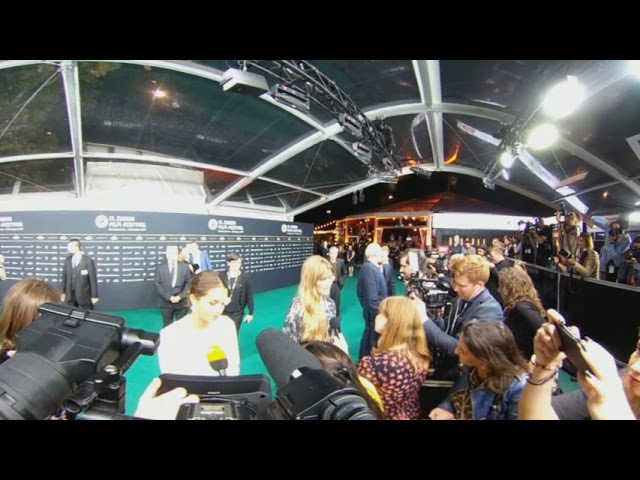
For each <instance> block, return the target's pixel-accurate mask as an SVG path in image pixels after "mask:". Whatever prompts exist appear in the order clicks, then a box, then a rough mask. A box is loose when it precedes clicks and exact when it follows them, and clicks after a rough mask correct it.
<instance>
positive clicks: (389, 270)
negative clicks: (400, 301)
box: [382, 259, 396, 297]
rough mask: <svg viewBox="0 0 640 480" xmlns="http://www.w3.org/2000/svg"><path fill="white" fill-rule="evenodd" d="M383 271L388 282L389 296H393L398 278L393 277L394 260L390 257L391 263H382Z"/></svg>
mask: <svg viewBox="0 0 640 480" xmlns="http://www.w3.org/2000/svg"><path fill="white" fill-rule="evenodd" d="M382 273H383V274H384V281H385V282H386V283H387V291H388V292H389V296H390V297H392V296H394V295H395V294H396V280H395V278H393V260H392V259H389V263H385V264H384V265H382Z"/></svg>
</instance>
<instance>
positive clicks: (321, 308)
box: [283, 255, 336, 343]
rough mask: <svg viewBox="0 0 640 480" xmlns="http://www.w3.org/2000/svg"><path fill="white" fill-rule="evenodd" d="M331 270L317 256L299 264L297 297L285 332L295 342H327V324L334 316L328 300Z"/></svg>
mask: <svg viewBox="0 0 640 480" xmlns="http://www.w3.org/2000/svg"><path fill="white" fill-rule="evenodd" d="M333 278H334V277H333V268H332V267H331V264H330V263H329V261H328V260H327V259H325V258H323V257H321V256H320V255H313V256H312V257H309V258H307V259H306V260H305V262H304V263H303V264H302V271H301V273H300V286H299V288H298V295H296V297H295V298H294V299H293V301H292V302H291V306H290V307H289V313H287V318H286V320H285V322H284V328H283V330H284V332H285V333H286V334H287V335H289V336H290V337H291V338H293V339H294V340H295V341H296V342H298V343H302V342H310V341H312V340H319V341H323V342H324V341H330V336H329V321H330V319H331V318H333V317H335V316H336V304H335V303H334V302H333V300H331V298H329V293H330V291H331V285H332V284H333Z"/></svg>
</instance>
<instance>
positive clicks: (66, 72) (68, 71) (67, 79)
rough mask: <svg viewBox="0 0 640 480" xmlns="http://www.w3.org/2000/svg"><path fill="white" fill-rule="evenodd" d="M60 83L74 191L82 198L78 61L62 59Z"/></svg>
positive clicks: (82, 163)
mask: <svg viewBox="0 0 640 480" xmlns="http://www.w3.org/2000/svg"><path fill="white" fill-rule="evenodd" d="M62 83H63V85H64V96H65V100H66V103H67V116H68V118H69V133H70V137H71V150H72V152H73V167H74V172H75V179H76V182H75V183H76V193H77V195H78V198H83V197H84V194H85V182H84V180H85V178H84V160H83V158H82V114H81V112H80V80H79V78H78V63H77V62H76V61H73V60H63V61H62Z"/></svg>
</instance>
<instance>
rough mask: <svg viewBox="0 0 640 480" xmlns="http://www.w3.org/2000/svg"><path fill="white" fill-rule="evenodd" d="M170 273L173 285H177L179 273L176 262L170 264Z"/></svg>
mask: <svg viewBox="0 0 640 480" xmlns="http://www.w3.org/2000/svg"><path fill="white" fill-rule="evenodd" d="M169 274H170V275H171V286H172V287H175V286H176V277H177V274H178V268H177V265H175V264H170V265H169Z"/></svg>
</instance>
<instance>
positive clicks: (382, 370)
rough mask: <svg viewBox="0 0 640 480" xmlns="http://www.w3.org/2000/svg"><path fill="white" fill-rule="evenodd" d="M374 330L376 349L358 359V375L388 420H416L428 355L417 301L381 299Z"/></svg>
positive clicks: (419, 416)
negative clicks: (376, 397)
mask: <svg viewBox="0 0 640 480" xmlns="http://www.w3.org/2000/svg"><path fill="white" fill-rule="evenodd" d="M375 329H376V332H378V333H379V334H381V337H380V341H379V342H378V348H374V349H373V355H370V356H366V357H364V358H362V360H360V364H359V365H358V374H360V375H362V376H363V377H365V378H367V379H369V380H370V381H371V383H373V384H374V385H375V387H376V389H377V390H378V392H379V393H380V396H381V397H382V403H383V404H384V409H385V413H386V414H387V418H388V419H390V420H419V419H420V418H422V408H421V407H420V396H419V393H420V387H421V386H422V382H423V381H424V379H425V377H426V376H427V370H428V369H429V363H430V362H431V354H430V353H429V349H428V348H427V340H426V338H425V334H424V329H423V328H422V320H421V317H420V313H419V310H418V307H417V302H415V301H414V300H411V299H410V298H407V297H387V298H385V299H384V300H383V301H382V303H381V304H380V310H379V313H378V316H377V317H376V320H375Z"/></svg>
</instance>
